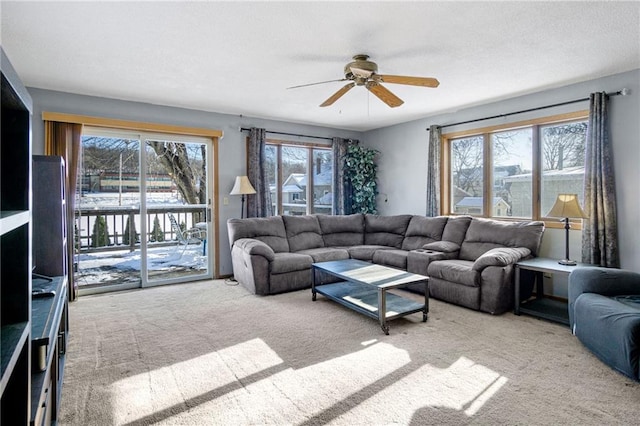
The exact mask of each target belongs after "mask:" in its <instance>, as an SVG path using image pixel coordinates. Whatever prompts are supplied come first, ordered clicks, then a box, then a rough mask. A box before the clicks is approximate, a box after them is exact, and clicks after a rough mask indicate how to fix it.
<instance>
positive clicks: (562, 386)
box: [60, 281, 640, 426]
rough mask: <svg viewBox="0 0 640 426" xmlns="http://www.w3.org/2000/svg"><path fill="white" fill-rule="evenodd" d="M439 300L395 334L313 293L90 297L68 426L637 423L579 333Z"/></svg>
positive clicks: (72, 351) (629, 401)
mask: <svg viewBox="0 0 640 426" xmlns="http://www.w3.org/2000/svg"><path fill="white" fill-rule="evenodd" d="M412 297H416V298H418V299H419V296H417V295H412ZM430 307H431V309H430V311H431V312H430V315H429V321H428V322H426V323H422V322H421V319H422V315H421V314H415V315H412V316H410V317H407V318H406V319H405V318H403V319H398V320H395V321H392V322H391V323H390V326H391V334H390V335H389V336H385V335H384V334H383V333H382V331H381V330H380V327H379V326H378V324H377V322H376V321H374V320H373V319H370V318H367V317H364V316H362V315H360V314H357V313H355V312H352V311H350V310H348V309H346V308H344V307H342V306H340V305H338V304H336V303H333V302H331V301H329V300H327V299H325V298H324V297H322V296H320V295H318V300H317V301H316V302H312V301H311V294H310V291H309V290H305V291H299V292H295V293H289V294H282V295H277V296H268V297H258V296H253V295H250V294H248V293H247V292H246V291H245V290H244V289H243V288H242V287H240V286H236V287H232V286H227V285H225V284H224V282H223V281H209V282H200V283H192V284H183V285H173V286H165V287H156V288H151V289H145V290H137V291H129V292H121V293H113V294H108V295H99V296H89V297H82V298H80V300H79V301H78V302H74V303H72V304H71V305H70V323H71V336H70V339H69V346H68V352H67V364H66V369H65V377H64V387H63V391H62V408H61V418H60V423H61V424H69V425H82V426H84V425H142V424H180V425H208V424H220V425H243V424H251V425H260V424H277V425H279V424H296V425H298V424H304V425H315V424H335V425H358V424H361V425H377V424H385V425H389V424H412V425H423V424H456V425H457V424H491V425H496V424H509V425H512V424H549V425H552V424H553V425H557V424H572V425H578V424H580V425H591V424H593V425H604V424H607V425H611V424H638V422H639V420H638V419H640V385H639V384H638V383H635V382H633V381H632V380H630V379H627V378H625V377H624V376H622V375H620V374H618V373H616V372H615V371H613V370H611V369H610V368H609V367H607V366H605V365H603V364H602V363H601V362H600V361H599V360H598V359H596V358H595V357H594V356H593V355H591V353H590V352H588V351H587V350H586V349H585V348H584V347H583V346H582V345H581V344H580V342H579V341H578V340H577V339H576V338H575V337H574V336H572V335H571V334H570V332H569V329H568V328H567V327H564V326H561V325H557V324H553V323H549V322H546V321H543V320H538V319H535V318H531V317H526V316H521V317H518V316H514V315H513V314H511V313H507V314H504V315H500V316H492V315H488V314H483V313H479V312H475V311H471V310H468V309H464V308H460V307H457V306H453V305H450V304H446V303H443V302H439V301H437V300H433V299H432V300H431V306H430Z"/></svg>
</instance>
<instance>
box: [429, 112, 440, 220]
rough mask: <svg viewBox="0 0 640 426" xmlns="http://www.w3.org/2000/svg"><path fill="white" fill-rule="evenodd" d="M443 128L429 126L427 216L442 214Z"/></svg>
mask: <svg viewBox="0 0 640 426" xmlns="http://www.w3.org/2000/svg"><path fill="white" fill-rule="evenodd" d="M441 137H442V128H441V127H440V126H437V125H433V126H431V127H429V153H428V156H427V213H426V216H432V217H433V216H438V215H439V214H440V149H441V146H442V145H441V143H440V139H441Z"/></svg>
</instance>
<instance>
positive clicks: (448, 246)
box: [422, 241, 460, 253]
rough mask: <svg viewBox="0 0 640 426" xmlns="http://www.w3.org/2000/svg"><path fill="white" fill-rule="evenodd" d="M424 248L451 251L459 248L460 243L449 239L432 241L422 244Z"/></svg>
mask: <svg viewBox="0 0 640 426" xmlns="http://www.w3.org/2000/svg"><path fill="white" fill-rule="evenodd" d="M422 248H423V249H425V250H433V251H439V252H442V253H453V252H457V251H459V250H460V245H458V244H456V243H453V242H451V241H434V242H432V243H428V244H425V245H423V246H422Z"/></svg>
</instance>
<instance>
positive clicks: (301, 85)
mask: <svg viewBox="0 0 640 426" xmlns="http://www.w3.org/2000/svg"><path fill="white" fill-rule="evenodd" d="M335 81H347V79H346V78H341V79H340V80H327V81H319V82H317V83H309V84H300V85H298V86H291V87H287V89H297V88H299V87H307V86H315V85H317V84H325V83H333V82H335Z"/></svg>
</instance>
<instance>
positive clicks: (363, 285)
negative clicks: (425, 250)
mask: <svg viewBox="0 0 640 426" xmlns="http://www.w3.org/2000/svg"><path fill="white" fill-rule="evenodd" d="M318 272H324V273H326V274H329V275H332V276H334V277H337V278H340V279H342V280H344V281H340V282H336V283H330V284H322V283H318ZM312 275H313V279H312V282H311V300H313V301H315V300H316V293H320V294H322V295H324V296H325V297H327V298H328V299H331V300H333V301H335V302H337V303H339V304H341V305H343V306H346V307H347V308H349V309H352V310H354V311H356V312H359V313H361V314H363V315H366V316H368V317H371V318H374V319H377V320H378V322H379V323H380V328H382V331H383V332H384V333H385V334H389V325H388V324H387V321H391V320H393V319H396V318H400V317H403V316H406V315H410V314H413V313H416V312H422V322H425V321H427V318H428V313H429V277H427V276H424V275H418V274H412V273H410V272H405V271H402V270H400V269H395V268H389V267H387V266H382V265H376V264H373V263H369V262H364V261H361V260H357V259H347V260H336V261H331V262H319V263H313V264H312ZM420 283H422V284H424V303H418V302H416V301H414V300H411V299H408V298H405V297H402V296H399V295H397V294H393V293H389V292H388V290H391V289H394V288H401V287H406V286H407V285H410V284H420Z"/></svg>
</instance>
